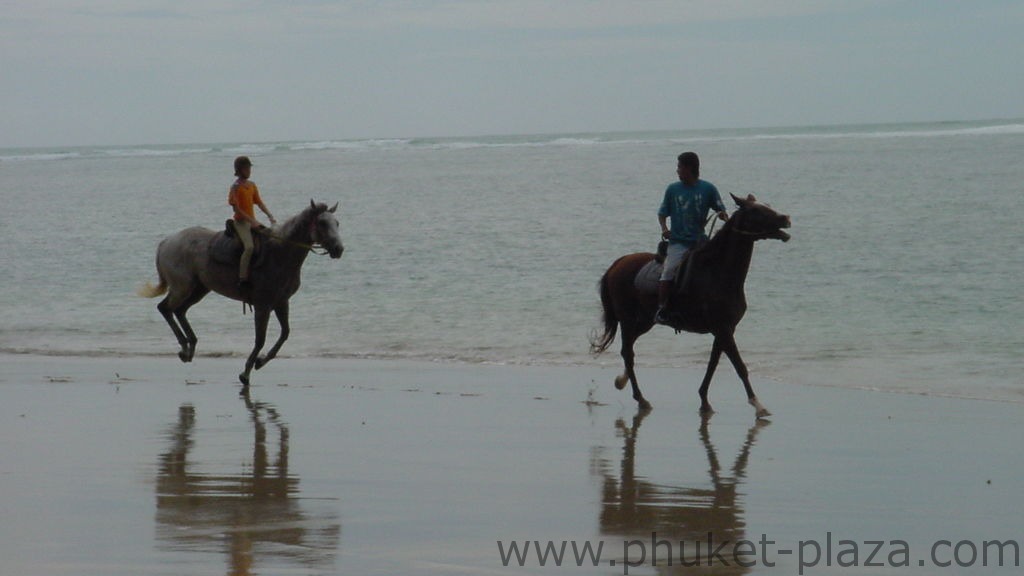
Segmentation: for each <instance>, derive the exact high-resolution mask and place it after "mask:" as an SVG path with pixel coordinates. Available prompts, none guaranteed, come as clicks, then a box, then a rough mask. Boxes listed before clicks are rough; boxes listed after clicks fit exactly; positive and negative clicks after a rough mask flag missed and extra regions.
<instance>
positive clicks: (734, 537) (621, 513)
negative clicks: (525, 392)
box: [591, 410, 768, 574]
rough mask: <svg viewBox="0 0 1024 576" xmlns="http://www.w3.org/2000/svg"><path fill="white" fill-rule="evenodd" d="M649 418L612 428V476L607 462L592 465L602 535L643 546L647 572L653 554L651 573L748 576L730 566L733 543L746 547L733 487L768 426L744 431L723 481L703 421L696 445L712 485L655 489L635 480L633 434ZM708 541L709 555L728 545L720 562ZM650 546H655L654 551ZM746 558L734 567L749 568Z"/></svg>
mask: <svg viewBox="0 0 1024 576" xmlns="http://www.w3.org/2000/svg"><path fill="white" fill-rule="evenodd" d="M649 413H650V412H649V411H647V410H641V411H640V412H638V413H637V415H636V416H634V417H633V422H632V425H631V426H629V427H627V426H626V423H625V422H624V421H623V420H622V419H619V420H617V421H616V423H615V426H616V429H617V432H618V434H619V435H620V436H621V437H622V438H623V440H624V444H623V448H622V461H621V463H620V466H619V473H618V476H617V477H616V475H615V474H614V472H613V471H612V464H611V462H609V461H608V460H607V459H604V458H601V457H600V455H597V456H595V458H594V460H593V461H592V463H591V464H592V467H593V470H595V472H596V473H597V474H600V475H601V476H602V477H603V485H602V496H603V500H602V505H601V518H600V530H601V534H602V536H614V537H616V538H621V541H622V542H631V541H634V540H635V541H639V542H642V543H643V544H642V546H643V548H642V550H643V552H644V553H646V558H645V564H646V566H647V567H650V565H651V564H650V563H651V559H652V554H656V556H657V564H656V565H655V567H654V568H655V570H657V572H658V573H659V574H693V573H699V572H705V571H713V572H714V573H715V574H745V573H747V572H748V570H749V569H748V568H745V567H744V566H742V565H740V564H738V563H736V562H735V559H736V558H735V557H734V555H733V553H732V551H733V550H734V546H735V543H736V542H739V541H743V540H751V539H750V538H747V537H746V531H745V529H746V525H745V523H744V521H743V505H742V498H741V494H739V493H738V492H737V488H738V487H739V486H740V485H741V484H742V482H743V480H744V478H745V477H746V468H747V461H748V459H749V456H750V449H751V447H752V446H753V445H754V442H755V439H756V437H757V433H758V432H759V431H760V429H761V428H763V427H764V426H767V425H768V422H767V421H764V420H759V421H758V422H757V423H756V424H754V426H752V427H751V428H750V429H749V430H748V431H747V436H746V440H745V441H744V443H743V445H742V447H741V448H740V452H739V454H738V455H737V456H736V460H735V462H734V463H733V465H732V468H731V469H730V470H729V471H728V473H727V474H723V471H722V466H721V464H720V463H719V461H718V453H717V451H716V450H715V447H714V445H713V444H712V443H711V436H710V433H709V431H708V418H706V417H705V418H703V419H702V423H701V426H700V441H701V444H702V445H703V447H704V450H705V452H706V454H707V459H708V464H709V466H710V468H709V470H708V473H709V475H710V480H711V485H710V487H701V488H696V487H694V488H690V487H680V486H669V485H664V484H656V483H654V482H650V481H648V480H646V479H644V478H643V477H638V476H637V475H636V441H637V434H638V432H639V430H640V425H641V423H642V422H643V420H644V418H646V417H647V415H648V414H649ZM709 534H710V535H711V537H710V540H711V541H712V543H713V544H712V546H711V549H712V550H715V549H717V548H718V547H719V545H720V544H723V543H726V542H728V544H727V545H726V546H725V547H724V548H722V549H721V552H720V553H719V554H718V555H715V554H709V553H708V541H709ZM653 535H656V537H655V536H653ZM754 540H755V541H756V539H754ZM655 543H660V544H658V546H657V547H656V546H655ZM637 546H638V548H636V549H635V550H632V552H634V554H631V556H630V558H631V559H632V561H636V560H637V559H638V558H639V556H640V551H641V548H640V544H639V543H638V544H637ZM613 549H614V547H613ZM670 555H671V565H670V564H669V557H670ZM709 557H710V560H709ZM751 558H752V557H751V556H744V557H741V558H740V560H743V561H744V562H742V563H747V564H749V560H750V559H751ZM723 560H724V562H723Z"/></svg>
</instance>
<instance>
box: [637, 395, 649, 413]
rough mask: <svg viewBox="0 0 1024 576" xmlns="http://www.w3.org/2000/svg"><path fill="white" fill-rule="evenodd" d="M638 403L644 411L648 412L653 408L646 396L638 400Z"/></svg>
mask: <svg viewBox="0 0 1024 576" xmlns="http://www.w3.org/2000/svg"><path fill="white" fill-rule="evenodd" d="M636 404H637V406H638V407H639V408H640V409H641V410H643V411H644V412H648V411H650V409H651V408H652V406H651V403H650V402H648V401H647V399H645V398H641V399H639V400H637V401H636Z"/></svg>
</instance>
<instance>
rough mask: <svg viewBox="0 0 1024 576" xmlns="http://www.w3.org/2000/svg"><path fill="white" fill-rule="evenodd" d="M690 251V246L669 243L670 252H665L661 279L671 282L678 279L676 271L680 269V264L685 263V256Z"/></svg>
mask: <svg viewBox="0 0 1024 576" xmlns="http://www.w3.org/2000/svg"><path fill="white" fill-rule="evenodd" d="M688 251H689V248H687V247H686V246H683V245H682V244H669V245H668V253H666V254H665V264H664V267H663V268H662V269H661V281H662V282H670V281H672V280H675V279H676V271H677V270H679V265H680V264H682V263H683V256H685V255H686V253H687V252H688Z"/></svg>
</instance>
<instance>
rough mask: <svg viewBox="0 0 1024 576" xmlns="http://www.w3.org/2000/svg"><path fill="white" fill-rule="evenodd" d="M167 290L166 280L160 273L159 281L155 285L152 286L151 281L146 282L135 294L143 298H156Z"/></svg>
mask: <svg viewBox="0 0 1024 576" xmlns="http://www.w3.org/2000/svg"><path fill="white" fill-rule="evenodd" d="M165 292H167V281H166V280H164V276H163V274H161V275H160V282H159V283H157V285H156V286H153V284H152V283H151V282H146V283H145V284H143V285H142V286H140V287H139V289H138V290H137V291H136V294H138V295H139V296H142V297H143V298H156V297H157V296H160V295H161V294H163V293H165Z"/></svg>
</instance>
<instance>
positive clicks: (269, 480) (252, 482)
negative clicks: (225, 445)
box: [156, 395, 341, 575]
mask: <svg viewBox="0 0 1024 576" xmlns="http://www.w3.org/2000/svg"><path fill="white" fill-rule="evenodd" d="M242 398H243V400H244V402H245V406H246V408H247V410H248V414H249V420H250V422H251V424H252V427H253V433H254V441H253V451H252V462H251V463H243V464H238V465H234V464H221V463H223V462H228V463H234V462H236V461H239V460H242V461H244V460H245V458H244V456H242V455H239V454H226V455H219V456H218V457H217V458H216V460H215V461H214V462H212V463H211V462H203V463H202V465H200V463H199V462H196V461H194V460H195V456H194V455H192V453H193V451H194V449H195V447H196V446H195V445H196V441H197V440H196V439H195V438H194V433H195V430H196V409H195V407H193V406H192V405H191V404H184V405H182V406H181V407H180V408H179V409H178V421H177V423H175V424H174V425H173V426H172V427H171V430H170V431H169V432H168V434H167V437H168V440H169V441H170V448H169V450H168V451H167V452H166V453H164V454H162V455H161V456H160V460H159V464H158V471H157V478H156V493H157V504H156V526H157V541H158V548H161V549H169V550H174V551H182V550H185V551H197V552H223V553H225V554H226V555H227V560H228V572H227V573H228V574H231V575H248V574H250V573H255V572H259V571H260V570H257V566H263V567H264V568H265V564H267V563H273V564H285V565H292V566H298V567H302V568H304V569H321V570H329V569H331V568H333V565H334V554H335V551H336V550H337V548H338V542H339V540H340V533H341V525H340V524H339V523H338V520H337V513H336V512H329V513H326V514H320V515H317V516H316V517H314V516H313V515H311V514H310V513H309V512H307V511H304V510H303V509H302V507H301V506H300V498H299V478H298V477H296V476H292V475H289V473H288V442H289V437H288V426H287V424H286V423H285V422H284V421H283V420H282V419H281V417H280V415H279V414H278V412H277V410H276V409H275V408H274V406H272V405H270V404H266V403H262V402H253V401H252V400H251V399H250V398H249V396H248V395H244V396H243V397H242ZM268 423H269V425H270V427H272V428H273V429H275V430H276V431H277V435H278V442H277V446H276V448H277V451H276V455H275V457H274V459H273V461H271V457H270V452H271V451H270V450H268V447H267V428H268ZM210 440H212V441H215V442H216V441H222V440H223V438H222V437H213V438H210ZM211 467H214V468H216V467H223V468H228V469H232V468H236V467H240V468H241V470H238V471H229V472H226V473H223V474H215V473H205V472H200V471H198V469H199V468H204V469H209V468H211Z"/></svg>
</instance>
